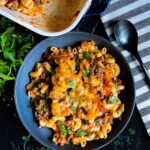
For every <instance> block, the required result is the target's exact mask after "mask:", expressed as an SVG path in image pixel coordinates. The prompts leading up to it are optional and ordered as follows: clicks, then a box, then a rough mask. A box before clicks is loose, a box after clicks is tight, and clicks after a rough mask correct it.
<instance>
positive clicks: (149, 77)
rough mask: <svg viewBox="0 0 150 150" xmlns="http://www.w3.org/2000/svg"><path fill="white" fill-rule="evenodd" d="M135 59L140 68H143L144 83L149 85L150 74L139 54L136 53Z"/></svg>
mask: <svg viewBox="0 0 150 150" xmlns="http://www.w3.org/2000/svg"><path fill="white" fill-rule="evenodd" d="M136 59H137V60H138V61H139V63H140V65H141V68H142V69H143V72H144V73H145V79H146V83H147V84H148V85H149V87H150V74H149V72H148V70H147V69H146V67H145V65H144V64H143V62H142V60H141V57H140V56H139V54H137V55H136Z"/></svg>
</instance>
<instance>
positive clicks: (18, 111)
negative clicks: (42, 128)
mask: <svg viewBox="0 0 150 150" xmlns="http://www.w3.org/2000/svg"><path fill="white" fill-rule="evenodd" d="M69 34H72V35H74V34H82V35H85V36H91V35H92V36H93V37H96V38H99V39H100V38H101V39H102V40H103V41H105V42H106V43H109V45H111V47H113V48H115V49H116V50H117V51H118V53H120V55H122V53H121V52H120V51H119V50H118V48H117V47H115V46H114V45H113V44H112V43H110V42H109V41H108V40H106V39H105V38H103V37H101V36H98V35H95V34H91V33H86V32H69V33H67V34H65V35H69ZM61 36H64V35H61ZM51 38H53V37H48V38H45V39H44V40H42V41H41V42H39V43H37V44H36V45H35V46H34V47H33V48H32V49H31V50H30V51H29V52H28V54H27V55H26V56H25V58H24V60H23V61H24V62H25V61H26V60H27V59H28V58H29V56H30V55H31V54H32V53H33V52H34V50H35V49H36V48H37V47H38V46H39V45H40V44H42V43H44V42H45V41H46V40H48V39H51ZM55 38H57V37H55ZM122 58H123V61H125V63H126V64H127V67H128V70H129V74H130V75H131V81H132V83H133V93H132V94H133V105H132V107H131V112H130V114H129V115H128V118H127V121H126V122H125V124H124V125H123V127H122V128H121V129H120V130H119V131H118V132H117V133H116V135H115V136H114V137H113V138H112V139H110V140H109V141H107V142H106V143H105V144H103V145H101V146H99V147H97V148H93V149H91V150H99V149H100V148H103V147H105V146H106V145H108V144H110V143H111V142H112V141H114V140H115V139H116V138H117V137H118V136H119V135H120V134H121V133H122V132H123V130H124V129H125V128H126V126H127V125H128V123H129V121H130V119H131V117H132V115H133V112H134V108H135V90H136V89H135V83H134V78H133V74H132V72H131V69H130V66H129V65H128V63H127V61H126V59H125V57H124V56H123V55H122ZM22 67H23V64H22V65H21V66H20V68H19V70H18V73H17V76H16V80H15V85H14V100H15V106H16V110H17V113H18V116H19V118H20V121H21V122H22V124H23V126H24V127H25V129H26V130H27V131H28V132H29V133H30V134H31V133H32V134H31V135H32V136H33V137H34V138H35V139H36V140H37V141H38V142H39V143H41V144H42V145H44V146H46V147H48V148H52V147H50V146H49V145H48V144H46V143H44V142H42V141H40V140H39V139H38V137H37V136H36V135H33V132H32V131H31V129H30V128H29V127H28V126H27V125H26V123H25V121H24V119H23V117H22V115H21V113H20V110H19V106H18V104H17V101H18V98H17V90H16V86H17V82H18V77H19V75H20V73H21V70H22ZM81 149H82V148H81Z"/></svg>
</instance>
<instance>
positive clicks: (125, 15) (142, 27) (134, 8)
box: [101, 0, 150, 135]
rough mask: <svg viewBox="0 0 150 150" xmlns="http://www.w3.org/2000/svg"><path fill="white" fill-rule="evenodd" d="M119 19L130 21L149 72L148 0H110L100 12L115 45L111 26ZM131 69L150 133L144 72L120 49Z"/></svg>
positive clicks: (148, 93) (149, 97) (149, 95)
mask: <svg viewBox="0 0 150 150" xmlns="http://www.w3.org/2000/svg"><path fill="white" fill-rule="evenodd" d="M120 19H128V20H129V21H131V22H132V23H133V24H134V25H135V27H136V29H137V31H138V36H139V44H138V51H139V54H140V56H141V58H142V61H143V63H144V64H145V66H146V68H147V69H148V71H149V72H150V0H111V2H110V5H109V7H108V9H107V10H106V11H105V12H104V13H103V14H101V20H102V22H103V23H104V26H105V29H106V32H107V35H108V36H109V38H110V41H111V43H112V44H114V45H115V46H117V47H119V46H118V44H117V43H116V41H115V40H114V37H113V28H114V25H115V24H116V22H117V21H118V20H120ZM120 50H121V52H122V54H123V55H124V57H125V58H126V60H127V62H128V63H129V65H130V68H131V70H132V73H133V76H134V81H135V87H136V105H137V108H138V110H139V112H140V114H141V117H142V120H143V122H144V124H145V127H146V129H147V132H148V134H149V135H150V89H149V87H148V86H147V84H146V82H145V80H144V74H143V72H142V70H141V68H140V66H139V63H138V62H137V60H135V58H134V57H133V56H132V55H131V54H130V53H129V52H127V51H126V50H123V49H121V48H120Z"/></svg>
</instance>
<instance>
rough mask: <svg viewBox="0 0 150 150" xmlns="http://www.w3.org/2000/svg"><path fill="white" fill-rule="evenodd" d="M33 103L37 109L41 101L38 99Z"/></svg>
mask: <svg viewBox="0 0 150 150" xmlns="http://www.w3.org/2000/svg"><path fill="white" fill-rule="evenodd" d="M33 102H34V106H35V107H37V105H38V103H39V100H38V99H34V100H33Z"/></svg>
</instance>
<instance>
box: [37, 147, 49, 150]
mask: <svg viewBox="0 0 150 150" xmlns="http://www.w3.org/2000/svg"><path fill="white" fill-rule="evenodd" d="M39 150H49V149H48V148H47V147H41V148H40V149H39Z"/></svg>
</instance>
